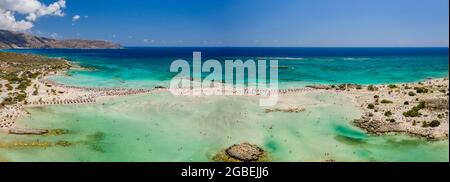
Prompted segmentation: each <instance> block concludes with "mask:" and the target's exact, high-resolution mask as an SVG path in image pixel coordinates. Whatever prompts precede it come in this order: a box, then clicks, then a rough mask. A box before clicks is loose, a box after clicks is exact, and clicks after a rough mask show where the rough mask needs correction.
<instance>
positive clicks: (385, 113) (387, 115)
mask: <svg viewBox="0 0 450 182" xmlns="http://www.w3.org/2000/svg"><path fill="white" fill-rule="evenodd" d="M384 116H386V117H389V116H392V112H391V111H386V112H384Z"/></svg>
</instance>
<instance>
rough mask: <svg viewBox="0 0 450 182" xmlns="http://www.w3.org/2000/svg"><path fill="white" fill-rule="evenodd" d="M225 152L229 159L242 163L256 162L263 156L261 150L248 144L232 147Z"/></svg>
mask: <svg viewBox="0 0 450 182" xmlns="http://www.w3.org/2000/svg"><path fill="white" fill-rule="evenodd" d="M225 152H226V154H227V155H229V156H230V157H232V158H235V159H238V160H240V161H244V162H251V161H258V160H259V159H260V157H261V156H262V155H263V154H264V150H263V149H261V148H260V147H258V146H256V145H252V144H249V143H241V144H235V145H232V146H231V147H229V148H228V149H226V150H225Z"/></svg>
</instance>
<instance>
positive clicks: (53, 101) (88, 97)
mask: <svg viewBox="0 0 450 182" xmlns="http://www.w3.org/2000/svg"><path fill="white" fill-rule="evenodd" d="M39 81H40V82H41V83H43V84H44V85H46V86H55V87H58V88H60V89H66V90H67V89H72V90H74V91H80V92H85V94H84V95H81V96H80V95H79V96H76V97H74V98H70V97H69V98H47V99H42V98H40V99H39V100H35V101H32V102H30V104H31V105H66V104H84V103H95V102H96V101H97V98H98V97H103V96H126V95H136V94H144V93H152V92H154V91H156V90H161V89H153V90H147V89H125V88H91V87H80V86H67V85H64V84H60V83H57V82H54V81H51V80H47V79H42V80H39ZM69 92H70V91H69Z"/></svg>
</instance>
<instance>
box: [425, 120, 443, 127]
mask: <svg viewBox="0 0 450 182" xmlns="http://www.w3.org/2000/svg"><path fill="white" fill-rule="evenodd" d="M439 125H441V122H439V121H438V120H433V121H431V123H429V124H428V126H430V127H433V128H435V127H438V126H439Z"/></svg>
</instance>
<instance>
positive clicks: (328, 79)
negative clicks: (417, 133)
mask: <svg viewBox="0 0 450 182" xmlns="http://www.w3.org/2000/svg"><path fill="white" fill-rule="evenodd" d="M8 51H14V52H21V53H34V54H42V55H48V56H54V57H64V58H66V59H68V60H71V61H74V62H78V63H79V64H81V65H84V66H94V67H96V68H97V69H98V70H97V71H93V72H86V71H74V72H72V76H71V77H65V78H55V79H56V80H58V81H61V82H65V83H68V84H74V85H89V86H100V87H115V86H121V87H145V88H146V87H153V86H155V85H158V84H167V82H168V81H169V80H170V79H171V78H172V77H173V76H174V75H175V73H170V72H169V68H170V64H171V62H172V61H174V60H176V59H185V60H187V61H192V52H194V51H201V52H202V60H203V61H206V60H208V59H216V60H219V61H224V60H225V59H234V60H235V59H241V60H243V61H245V60H247V59H254V60H258V59H267V60H269V59H277V60H279V66H280V67H282V68H283V69H279V82H280V85H281V87H283V86H292V85H298V86H302V85H306V84H312V83H332V84H335V83H358V84H379V83H401V82H413V81H419V80H423V79H426V78H433V77H447V76H448V70H449V60H448V56H449V54H448V48H250V47H248V48H233V47H222V48H219V47H215V48H206V47H197V48H194V47H186V48H179V47H165V48H161V47H154V48H153V47H146V48H136V47H129V48H126V49H118V50H101V49H94V50H80V49H43V50H36V49H23V50H8ZM202 76H206V74H204V75H202Z"/></svg>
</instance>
